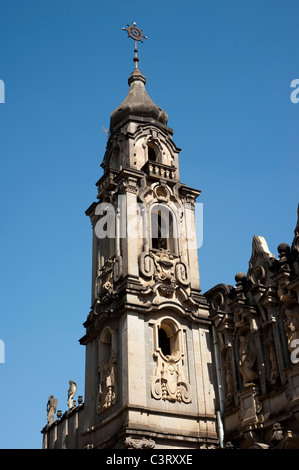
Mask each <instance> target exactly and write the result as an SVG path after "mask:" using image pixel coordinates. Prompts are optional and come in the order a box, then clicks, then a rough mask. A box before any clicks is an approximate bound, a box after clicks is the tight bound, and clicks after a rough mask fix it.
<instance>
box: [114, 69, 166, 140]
mask: <svg viewBox="0 0 299 470" xmlns="http://www.w3.org/2000/svg"><path fill="white" fill-rule="evenodd" d="M145 82H146V80H145V77H144V76H143V75H142V73H141V72H140V70H139V69H137V68H136V69H135V70H134V71H133V72H132V73H131V76H130V78H129V80H128V83H129V85H130V89H129V93H128V95H127V97H126V98H125V100H124V101H123V102H122V103H121V105H120V106H119V107H118V108H116V109H115V110H114V111H112V113H111V118H110V132H111V131H112V130H113V128H114V127H115V126H117V124H119V123H120V122H121V121H123V120H124V119H126V118H127V117H128V116H138V117H144V118H152V119H155V120H156V121H159V122H161V123H162V124H165V125H166V124H167V121H168V116H167V114H166V113H165V111H163V110H162V109H161V108H159V106H157V105H156V104H155V103H153V102H152V100H151V99H150V97H149V96H148V94H147V91H146V89H145Z"/></svg>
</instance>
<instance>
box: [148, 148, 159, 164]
mask: <svg viewBox="0 0 299 470" xmlns="http://www.w3.org/2000/svg"><path fill="white" fill-rule="evenodd" d="M148 159H149V160H151V161H152V162H156V161H157V153H156V151H155V149H154V148H153V147H151V146H150V145H148Z"/></svg>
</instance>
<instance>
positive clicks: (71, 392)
mask: <svg viewBox="0 0 299 470" xmlns="http://www.w3.org/2000/svg"><path fill="white" fill-rule="evenodd" d="M69 384H70V386H69V389H68V400H67V405H68V407H69V410H71V409H72V408H74V406H75V405H74V400H73V398H74V396H75V395H76V391H77V384H76V382H73V381H72V380H70V381H69Z"/></svg>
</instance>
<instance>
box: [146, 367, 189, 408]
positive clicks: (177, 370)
mask: <svg viewBox="0 0 299 470" xmlns="http://www.w3.org/2000/svg"><path fill="white" fill-rule="evenodd" d="M157 373H158V375H155V376H154V377H152V385H151V390H152V396H153V397H154V398H155V399H156V400H161V399H162V400H169V401H177V402H179V403H181V402H183V403H190V402H191V398H192V394H191V387H190V385H189V384H188V382H187V381H186V380H185V378H184V376H183V371H182V368H181V367H180V364H175V363H174V362H172V361H169V362H162V364H161V368H160V370H157V369H156V374H157Z"/></svg>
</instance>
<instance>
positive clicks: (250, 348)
mask: <svg viewBox="0 0 299 470" xmlns="http://www.w3.org/2000/svg"><path fill="white" fill-rule="evenodd" d="M239 354H240V360H239V367H240V372H241V374H242V377H243V384H244V385H246V384H248V383H250V382H253V381H254V380H256V379H257V378H258V376H257V373H256V372H255V371H254V370H253V366H254V363H255V361H256V350H255V347H254V345H253V344H252V342H250V341H249V340H248V336H247V337H246V336H240V347H239Z"/></svg>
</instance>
